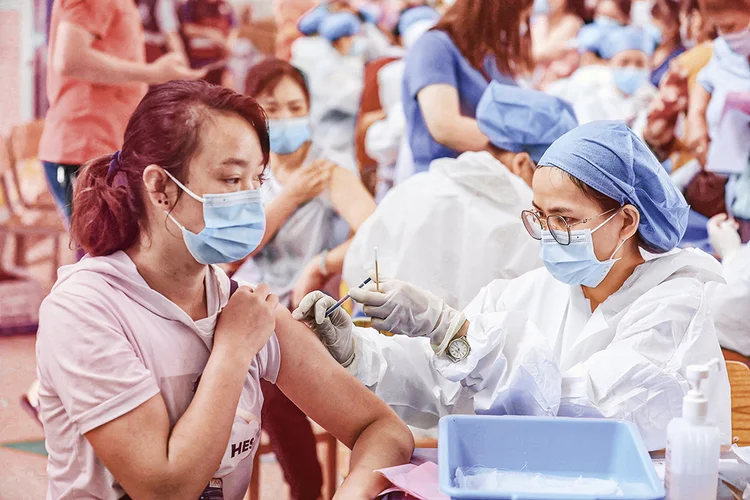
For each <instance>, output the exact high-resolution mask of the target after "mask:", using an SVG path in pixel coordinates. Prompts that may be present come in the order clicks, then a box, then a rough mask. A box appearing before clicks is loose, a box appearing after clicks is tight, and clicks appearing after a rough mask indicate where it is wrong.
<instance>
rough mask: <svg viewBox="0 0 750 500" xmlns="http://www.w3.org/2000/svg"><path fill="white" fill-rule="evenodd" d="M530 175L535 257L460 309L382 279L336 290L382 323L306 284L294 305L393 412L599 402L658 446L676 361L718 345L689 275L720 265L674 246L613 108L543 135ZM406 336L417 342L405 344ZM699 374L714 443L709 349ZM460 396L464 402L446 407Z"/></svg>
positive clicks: (661, 184) (720, 402) (723, 409)
mask: <svg viewBox="0 0 750 500" xmlns="http://www.w3.org/2000/svg"><path fill="white" fill-rule="evenodd" d="M533 191H534V200H533V204H532V207H530V209H529V210H527V211H524V213H523V215H522V219H523V222H524V225H525V227H526V229H527V231H528V233H529V237H531V238H534V239H538V240H539V241H540V245H539V253H540V256H541V258H542V260H543V261H544V264H545V267H544V268H541V269H537V270H534V271H531V272H529V273H527V274H525V275H523V276H521V277H519V278H516V279H514V280H496V281H493V282H491V283H490V284H489V285H488V286H487V287H486V288H484V289H483V290H482V291H481V292H480V293H479V295H478V296H477V297H476V298H475V299H474V301H473V302H472V303H471V304H469V306H468V307H467V308H466V309H465V310H464V311H463V312H460V311H458V310H456V309H453V308H451V307H449V306H448V305H447V304H445V302H444V301H443V300H441V299H439V298H437V297H436V296H434V295H433V294H431V293H428V292H425V291H422V290H421V289H419V288H417V287H414V286H412V285H409V284H407V283H404V282H397V281H388V280H384V281H382V282H381V283H380V290H381V292H383V293H377V292H376V291H374V289H372V288H370V287H368V288H367V289H365V290H352V292H351V295H352V298H354V299H355V300H357V301H358V302H360V303H363V304H365V313H366V314H368V315H369V316H371V317H372V318H373V328H377V329H380V330H388V331H391V332H393V333H396V334H398V335H397V336H395V337H393V338H388V337H384V336H378V334H377V333H376V332H374V331H373V330H361V329H357V330H355V329H353V328H352V323H351V321H350V319H349V317H348V316H347V315H346V314H345V313H344V312H343V311H341V310H340V309H339V310H337V311H338V312H337V313H336V314H334V315H332V316H331V318H330V320H329V319H325V310H326V308H327V307H329V306H330V305H332V304H333V303H334V301H333V299H329V298H327V297H324V296H320V294H315V293H314V292H313V294H311V295H310V296H309V297H308V300H303V303H302V304H301V306H300V309H299V310H298V311H296V313H295V318H296V319H302V320H304V321H306V322H307V323H308V324H310V325H312V326H313V327H314V328H315V330H316V332H317V333H318V335H319V337H320V338H321V340H322V342H323V343H324V344H325V345H326V346H327V347H328V349H329V352H331V353H332V354H333V356H334V357H335V358H336V359H337V360H338V361H339V363H341V364H342V365H347V366H348V367H349V370H350V371H353V372H354V373H356V375H357V377H358V378H359V379H360V380H362V381H363V382H364V383H365V384H366V385H368V386H369V387H370V388H371V389H372V390H374V391H375V393H376V394H378V396H380V397H381V398H382V399H384V400H385V401H386V402H387V403H389V404H391V406H392V407H393V408H394V409H395V410H396V411H397V413H401V415H402V418H404V415H405V416H406V418H407V423H411V422H409V420H408V417H409V416H410V414H416V415H417V416H418V417H421V418H420V420H421V421H420V422H418V423H419V424H424V423H426V422H425V420H426V418H424V417H426V416H427V415H428V414H429V413H433V414H434V415H435V417H437V416H440V415H442V414H446V413H451V412H456V411H463V410H468V411H474V412H476V413H479V414H495V415H505V414H514V415H559V416H573V417H605V418H614V419H621V420H627V421H631V422H634V423H635V424H636V425H637V426H638V428H639V430H640V433H641V436H642V437H643V439H644V441H645V443H646V446H647V447H648V449H649V450H657V449H662V448H664V447H665V445H666V429H667V425H668V423H669V422H670V420H671V419H672V418H674V417H676V416H679V415H680V414H681V408H682V398H683V396H684V395H685V394H686V393H687V391H688V384H687V382H686V380H685V378H684V375H685V368H686V367H687V366H688V365H691V364H694V363H706V362H708V361H709V360H711V359H712V358H719V359H722V358H721V351H720V349H719V343H718V341H717V339H716V333H715V331H714V324H713V319H712V317H711V315H710V314H709V309H708V304H707V299H706V296H705V289H704V286H705V284H706V283H707V282H711V281H716V280H721V279H722V278H721V267H720V265H719V263H718V262H716V260H714V259H713V258H712V257H710V256H708V255H706V254H704V253H702V252H700V251H698V250H675V246H676V245H677V243H678V242H679V241H680V238H681V237H682V234H683V232H684V231H685V225H686V223H687V217H688V205H687V203H686V202H685V200H684V198H683V197H682V194H681V193H680V192H679V191H678V190H677V189H676V188H675V187H674V185H673V184H672V183H671V181H670V180H669V177H668V176H667V173H666V171H665V170H664V169H663V168H662V167H661V165H660V164H659V162H658V161H657V159H656V158H655V157H654V156H653V154H652V153H651V152H650V151H649V149H648V147H647V146H646V145H645V144H644V143H643V142H641V140H640V139H638V138H637V137H636V136H635V134H634V133H633V132H632V131H631V130H630V129H629V128H627V127H626V126H625V125H624V124H623V123H622V122H593V123H590V124H588V125H582V126H580V127H578V128H576V129H574V130H573V131H571V132H568V133H567V134H565V135H564V136H562V137H561V138H560V139H558V140H557V141H556V142H555V143H554V144H552V146H550V148H549V149H548V150H547V152H546V153H545V154H544V156H543V157H542V159H541V160H540V161H539V168H538V169H537V170H536V171H535V173H534V179H533ZM644 250H645V251H648V252H650V253H645V252H644ZM409 337H417V339H416V341H417V342H419V341H421V342H424V340H423V339H425V338H426V339H428V344H426V345H425V347H426V348H425V349H422V350H417V349H409V348H408V343H409V342H411V341H415V340H414V339H412V338H409ZM441 379H442V380H445V381H450V382H453V383H455V384H456V385H453V386H451V385H448V384H446V383H445V382H443V381H442V380H441ZM711 382H712V385H711V387H710V388H709V391H708V394H709V398H710V407H711V409H710V412H711V416H712V418H714V419H715V421H716V424H717V425H718V427H719V429H720V431H721V433H722V437H723V438H724V439H723V441H724V442H725V443H727V444H728V443H729V436H730V420H731V418H730V396H729V381H728V378H727V375H726V370H725V369H724V368H723V364H722V369H721V371H720V372H719V373H716V374H715V375H714V376H713V377H712V380H711ZM459 384H460V385H459ZM457 385H458V388H457ZM462 398H463V399H466V398H468V400H469V401H470V403H471V405H470V406H469V408H458V407H457V403H459V402H460V401H461V400H462ZM433 423H434V422H433Z"/></svg>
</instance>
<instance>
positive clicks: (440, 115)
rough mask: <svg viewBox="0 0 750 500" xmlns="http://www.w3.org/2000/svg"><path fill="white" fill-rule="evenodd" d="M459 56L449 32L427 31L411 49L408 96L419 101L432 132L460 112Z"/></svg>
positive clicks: (448, 122)
mask: <svg viewBox="0 0 750 500" xmlns="http://www.w3.org/2000/svg"><path fill="white" fill-rule="evenodd" d="M456 57H457V55H456V48H455V47H454V46H453V45H452V44H451V43H450V40H449V39H448V37H447V35H445V34H444V33H441V32H428V33H426V34H425V35H422V38H420V40H419V41H418V42H417V43H416V44H415V45H414V47H413V48H412V49H411V50H410V51H409V55H408V59H407V61H406V67H405V70H404V80H405V90H406V93H407V96H405V97H406V98H408V99H416V100H417V101H418V103H419V108H420V110H421V112H422V116H423V117H424V120H425V123H426V124H427V128H428V130H429V131H430V133H431V134H432V135H433V136H434V135H435V133H434V131H435V130H436V129H439V128H440V127H441V126H442V125H444V124H450V123H451V122H452V120H453V119H454V118H456V117H457V116H459V115H460V114H461V107H460V101H459V96H458V75H457V73H456V61H455V58H456ZM438 135H439V134H438Z"/></svg>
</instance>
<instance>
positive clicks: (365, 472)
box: [335, 418, 414, 499]
mask: <svg viewBox="0 0 750 500" xmlns="http://www.w3.org/2000/svg"><path fill="white" fill-rule="evenodd" d="M394 420H396V422H394V421H391V419H389V418H383V419H380V420H377V421H375V422H373V423H372V424H370V425H369V426H368V427H367V428H366V429H365V430H364V431H363V432H362V434H360V436H359V438H358V439H357V441H356V443H355V445H354V448H353V449H352V456H351V462H350V473H349V476H347V478H346V480H345V481H344V483H343V484H342V485H341V487H340V488H339V490H338V491H337V492H336V496H335V498H337V499H339V498H340V499H358V498H367V499H371V498H374V497H375V496H377V495H378V493H380V492H381V491H383V490H384V489H386V488H388V486H390V482H388V480H387V479H385V478H384V477H383V476H382V475H381V474H379V473H377V472H375V470H377V469H382V468H385V467H392V466H395V465H402V464H406V463H408V462H409V460H410V459H411V455H412V453H413V451H414V439H413V437H412V436H411V434H407V433H406V432H404V431H403V430H402V429H403V427H402V426H401V425H394V423H398V424H401V423H400V421H398V419H394Z"/></svg>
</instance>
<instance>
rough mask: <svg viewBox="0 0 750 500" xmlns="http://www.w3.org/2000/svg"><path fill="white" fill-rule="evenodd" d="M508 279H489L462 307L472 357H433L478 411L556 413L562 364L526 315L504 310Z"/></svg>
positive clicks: (486, 412) (550, 414)
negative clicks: (468, 393) (463, 390)
mask: <svg viewBox="0 0 750 500" xmlns="http://www.w3.org/2000/svg"><path fill="white" fill-rule="evenodd" d="M508 283H509V282H508V281H505V280H497V281H495V282H493V283H491V284H490V285H489V286H487V287H486V288H484V289H482V291H481V292H480V293H479V295H478V296H477V297H476V298H475V299H474V301H472V303H471V304H469V306H467V307H466V309H465V310H464V314H465V315H466V318H467V319H468V320H469V322H470V326H469V331H468V332H467V335H466V337H467V339H468V341H469V345H470V346H471V352H470V354H469V357H468V358H467V359H465V360H464V361H461V362H458V363H454V362H452V361H450V360H448V359H446V358H443V357H440V358H438V357H436V356H433V365H434V367H435V369H436V371H437V372H439V373H440V374H441V375H442V376H443V377H445V378H447V379H449V380H452V381H455V382H461V384H462V385H463V386H464V387H466V388H467V389H468V390H469V391H470V393H471V396H472V397H473V402H474V411H475V412H476V413H477V414H490V415H538V416H554V415H556V414H557V411H558V408H559V404H560V394H561V384H562V382H561V374H560V369H559V368H558V366H557V363H556V361H555V359H554V356H553V353H552V350H551V348H550V346H549V345H548V342H547V340H546V339H545V338H544V337H543V336H542V334H541V332H539V330H538V329H537V328H536V326H535V325H534V324H533V323H532V322H530V321H529V318H528V316H527V314H526V313H521V312H514V311H507V310H505V308H504V306H503V302H502V293H503V291H504V290H505V288H506V286H507V284H508Z"/></svg>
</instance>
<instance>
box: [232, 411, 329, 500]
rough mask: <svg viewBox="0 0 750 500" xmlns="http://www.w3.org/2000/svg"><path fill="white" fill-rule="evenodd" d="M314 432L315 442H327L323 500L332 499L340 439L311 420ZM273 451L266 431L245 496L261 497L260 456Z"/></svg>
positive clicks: (263, 434)
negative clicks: (337, 439)
mask: <svg viewBox="0 0 750 500" xmlns="http://www.w3.org/2000/svg"><path fill="white" fill-rule="evenodd" d="M311 423H312V426H313V432H314V433H315V443H316V444H320V443H324V444H325V463H324V464H323V500H331V499H332V498H333V495H334V493H336V489H337V488H338V441H336V438H335V437H333V435H332V434H329V433H328V432H326V431H325V429H323V428H322V427H320V426H318V425H317V424H316V423H315V422H311ZM268 453H273V450H272V449H271V443H270V442H269V441H268V436H267V435H266V433H265V432H264V433H262V438H261V442H260V446H259V447H258V451H257V452H256V453H255V459H254V461H253V476H252V479H251V480H250V487H249V488H248V495H246V496H245V498H246V499H247V498H250V499H251V500H258V499H260V457H261V455H266V454H268Z"/></svg>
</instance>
